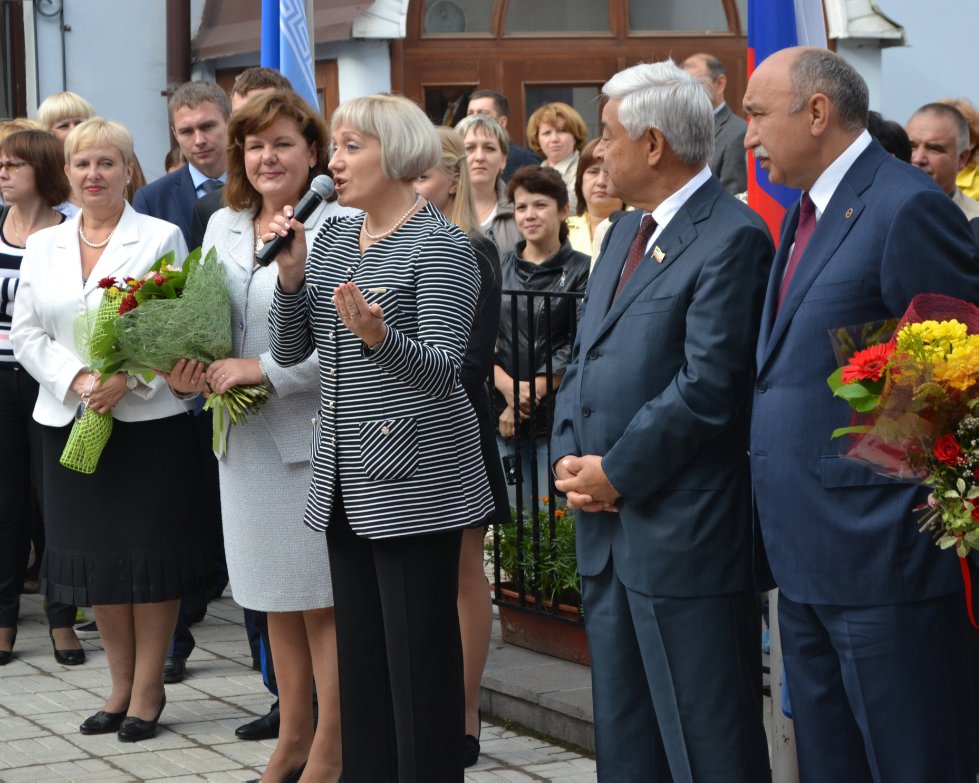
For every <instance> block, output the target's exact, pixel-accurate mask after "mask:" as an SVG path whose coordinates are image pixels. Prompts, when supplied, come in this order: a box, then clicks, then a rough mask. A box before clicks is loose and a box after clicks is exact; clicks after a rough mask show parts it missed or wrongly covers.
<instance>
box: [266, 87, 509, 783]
mask: <svg viewBox="0 0 979 783" xmlns="http://www.w3.org/2000/svg"><path fill="white" fill-rule="evenodd" d="M331 133H332V143H333V147H334V150H335V151H334V153H333V157H332V158H331V160H330V168H331V170H332V171H333V172H334V177H335V180H336V185H337V195H338V197H339V201H340V203H341V204H342V205H344V206H350V207H356V208H359V209H362V210H363V211H364V214H363V215H359V216H357V217H352V218H340V219H337V220H332V221H328V222H327V223H326V224H325V225H324V226H323V228H322V229H321V230H320V232H319V234H318V235H317V237H316V240H315V241H314V244H313V247H312V250H311V252H310V254H309V258H308V259H307V258H306V246H305V239H304V237H303V236H302V232H301V231H299V230H298V229H300V227H301V224H299V223H298V222H296V221H295V220H293V219H292V210H291V208H289V207H287V208H286V209H285V210H284V214H283V215H281V216H279V217H278V218H276V219H275V220H274V221H273V222H272V224H271V226H270V230H271V231H272V232H274V233H278V234H280V235H283V236H285V235H286V234H287V232H288V231H289V230H290V229H291V230H294V231H297V233H296V234H295V236H294V238H293V239H292V241H291V242H290V243H289V244H287V245H286V247H285V249H284V250H283V251H282V252H281V253H280V254H279V256H278V264H279V279H278V288H277V291H276V294H275V297H274V299H273V303H272V309H271V313H270V340H269V342H270V346H271V350H272V356H273V358H274V359H275V361H276V362H278V363H279V364H281V365H283V366H289V365H292V364H295V363H297V362H301V361H303V360H304V359H305V358H306V357H307V356H309V355H310V354H311V352H312V351H313V350H316V351H317V352H318V356H319V366H320V409H319V411H318V413H317V416H316V428H315V432H314V436H313V444H312V464H313V478H312V485H311V487H310V492H309V499H308V504H307V509H306V524H307V525H309V526H310V527H313V528H315V529H318V530H326V531H327V541H328V543H329V550H330V564H331V569H332V574H333V589H334V599H335V602H336V603H335V612H336V624H337V644H338V653H339V668H340V714H341V724H342V735H343V756H344V776H345V777H347V776H349V778H350V779H351V780H384V781H400V782H401V783H408V782H409V781H411V782H412V783H413V782H414V781H425V782H426V783H429V782H431V783H440V782H441V781H461V780H462V779H463V764H462V747H461V745H460V743H459V737H461V736H462V734H463V680H462V651H461V644H460V639H459V620H458V614H457V611H456V592H457V578H458V567H459V545H460V540H461V535H462V528H464V527H466V526H467V525H470V524H472V523H473V522H474V521H476V522H478V521H481V520H484V519H486V518H487V517H489V516H490V515H491V514H492V513H493V501H492V496H491V494H490V490H489V486H488V483H487V479H486V472H485V469H484V467H483V461H482V457H481V453H480V445H479V432H478V428H477V424H476V417H475V414H474V413H473V409H472V406H471V404H470V403H469V401H468V399H467V397H466V393H465V391H464V390H463V388H462V385H461V383H460V368H461V364H462V358H463V355H464V353H465V350H466V342H467V339H468V336H469V331H470V328H471V326H472V319H473V313H474V309H475V305H476V299H477V294H478V290H479V272H478V268H477V265H476V261H475V258H474V256H473V252H472V249H471V247H470V244H469V241H468V240H467V238H466V236H465V235H464V234H463V233H462V232H461V231H460V230H459V229H458V228H457V227H456V226H454V225H452V224H450V223H449V222H448V221H446V220H445V218H444V217H442V215H441V213H440V212H439V211H438V210H437V209H436V208H435V207H433V206H432V205H430V204H428V203H427V202H426V201H425V200H424V199H423V198H421V197H420V196H417V197H416V195H415V192H414V179H415V178H416V177H417V176H418V175H420V174H422V173H423V172H425V171H427V170H428V169H429V168H431V167H432V166H434V165H435V164H436V163H437V162H438V160H439V158H440V156H441V145H440V143H439V139H438V136H437V135H436V132H435V129H434V128H433V127H432V125H431V123H430V122H429V120H428V118H427V117H426V116H425V115H424V113H423V112H422V111H421V110H420V109H419V108H418V107H417V106H415V105H414V104H413V103H411V102H410V101H408V100H407V99H405V98H400V97H396V96H390V95H375V96H368V97H364V98H357V99H355V100H352V101H350V102H348V103H346V104H344V105H343V106H341V107H340V108H339V109H338V110H337V111H336V113H335V114H334V116H333V122H332V128H331ZM287 216H288V217H287ZM269 238H271V235H270V236H269Z"/></svg>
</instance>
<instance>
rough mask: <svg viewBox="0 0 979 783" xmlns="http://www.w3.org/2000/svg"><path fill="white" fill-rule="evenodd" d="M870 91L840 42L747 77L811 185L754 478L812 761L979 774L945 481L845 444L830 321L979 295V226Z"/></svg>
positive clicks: (782, 155)
mask: <svg viewBox="0 0 979 783" xmlns="http://www.w3.org/2000/svg"><path fill="white" fill-rule="evenodd" d="M868 102H869V93H868V90H867V85H866V83H865V82H864V81H863V79H862V78H860V75H859V74H858V73H857V72H856V71H855V70H854V69H853V67H852V66H850V65H849V64H848V63H847V62H846V61H845V60H843V59H842V58H841V57H838V56H837V55H835V54H833V53H831V52H828V51H826V50H824V49H815V48H808V47H796V48H792V49H784V50H782V51H779V52H776V53H775V54H773V55H771V56H770V57H769V58H768V59H766V60H765V61H764V62H763V63H761V64H760V65H759V66H758V68H757V69H756V70H755V72H754V73H753V74H752V76H751V79H750V80H749V82H748V89H747V91H746V92H745V97H744V107H745V111H746V113H747V115H748V117H749V123H748V134H747V136H746V137H745V146H746V147H748V148H749V149H751V150H753V152H754V155H755V157H756V158H757V159H758V160H759V161H760V163H761V166H762V167H763V168H764V169H766V170H767V171H768V175H769V179H771V181H772V182H775V183H779V184H784V185H787V186H789V187H793V188H799V189H800V190H802V191H803V194H802V197H801V199H800V202H799V203H798V204H796V205H793V206H792V207H790V208H789V209H788V211H787V212H786V215H785V219H784V221H783V223H782V236H781V242H780V244H779V250H778V253H777V254H776V256H775V261H774V263H773V264H772V273H771V278H770V280H769V284H768V294H767V298H766V300H765V310H764V312H763V314H762V321H761V334H760V336H759V340H758V350H757V353H756V359H755V361H756V368H757V369H756V372H757V379H756V381H755V387H754V395H753V401H752V406H751V408H752V414H751V478H752V483H753V487H754V499H755V510H756V513H757V516H758V519H759V523H760V528H761V533H762V537H763V540H764V544H765V549H766V551H767V554H768V562H769V565H770V567H771V573H772V575H773V576H774V578H775V582H776V583H777V584H778V587H779V600H778V615H779V617H778V619H779V630H780V633H781V643H782V656H783V658H782V660H783V663H784V665H785V677H786V679H785V682H786V684H787V688H788V692H789V696H790V699H791V703H792V715H793V718H794V721H795V736H796V746H797V749H798V760H799V769H800V773H801V778H802V780H804V781H827V782H828V781H834V782H835V781H842V780H846V781H861V782H862V781H878V782H879V781H898V780H900V781H904V780H907V781H925V780H927V781H933V780H934V781H939V780H940V781H944V782H948V781H970V783H972V782H973V781H975V772H974V767H973V763H972V756H973V752H974V747H973V736H972V733H971V726H972V716H971V706H972V705H971V704H970V703H969V701H970V697H971V694H972V690H971V687H970V676H971V672H970V661H969V660H968V656H967V655H966V650H967V648H966V642H967V637H966V635H965V634H966V630H967V622H966V612H965V606H964V605H963V595H962V584H961V577H960V574H959V568H958V566H957V565H956V563H955V557H954V554H951V553H949V552H943V551H940V550H939V549H938V548H937V547H936V546H935V545H934V543H933V542H932V540H931V537H930V536H927V535H921V534H920V533H919V532H918V524H917V520H916V518H915V514H914V509H915V508H916V507H918V506H920V505H921V504H922V503H924V502H926V499H927V496H928V490H927V488H925V487H921V486H916V485H913V484H908V483H899V482H898V481H895V480H892V479H890V478H886V477H884V476H881V475H878V474H877V473H875V472H874V471H873V470H871V469H870V468H868V467H866V466H865V465H864V464H862V463H858V462H855V461H851V460H849V459H845V458H844V457H843V456H842V455H843V454H844V453H845V452H846V450H847V447H848V445H849V444H848V443H847V442H846V441H845V440H844V439H840V440H834V439H832V437H831V433H832V432H833V431H834V430H835V429H837V428H839V427H845V426H847V425H849V424H850V423H851V411H850V407H849V406H848V405H847V403H846V402H845V401H844V400H841V399H838V398H835V397H833V395H831V394H830V392H829V389H828V388H827V386H826V378H827V377H828V376H829V375H830V374H831V373H832V372H833V371H834V370H835V369H836V368H837V366H838V363H837V360H836V356H835V355H834V352H833V347H832V345H831V343H830V339H829V334H830V333H836V332H837V330H839V329H840V328H841V327H847V326H859V325H863V324H867V323H870V322H882V321H885V320H887V319H895V320H896V319H898V318H900V317H901V316H902V315H904V312H905V310H906V309H907V306H908V303H909V302H910V301H911V299H912V298H913V297H914V296H915V295H917V294H919V293H926V292H928V293H939V294H947V295H951V296H957V297H960V298H962V299H965V300H967V301H970V302H975V301H977V300H979V265H977V259H976V246H975V243H974V241H973V239H972V237H971V236H970V232H969V227H968V224H967V223H966V220H965V218H964V217H963V215H962V212H961V211H960V210H959V209H958V208H957V207H956V206H955V204H953V203H952V200H951V199H950V198H949V197H948V195H947V194H945V193H943V192H942V191H941V189H940V188H938V187H937V186H936V185H935V183H934V182H933V181H932V180H930V179H929V178H928V177H926V176H924V175H923V174H922V172H920V171H915V170H914V169H913V168H912V167H910V166H907V165H905V164H904V163H902V162H901V161H899V160H897V159H896V158H894V157H893V156H891V155H889V154H888V153H887V152H886V151H885V150H884V149H883V148H882V147H881V146H880V145H879V144H878V143H877V142H876V141H874V140H873V139H872V138H871V137H870V134H869V133H868V132H867V130H866V127H865V126H866V122H867V114H868Z"/></svg>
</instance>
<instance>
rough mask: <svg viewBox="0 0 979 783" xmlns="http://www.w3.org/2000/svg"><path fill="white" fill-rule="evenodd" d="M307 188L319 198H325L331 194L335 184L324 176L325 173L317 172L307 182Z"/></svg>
mask: <svg viewBox="0 0 979 783" xmlns="http://www.w3.org/2000/svg"><path fill="white" fill-rule="evenodd" d="M309 189H310V190H311V191H313V192H314V193H315V194H316V195H317V196H319V197H320V198H324V199H327V198H329V197H330V196H332V195H333V191H335V190H336V186H335V185H334V184H333V180H332V179H330V178H329V177H328V176H326V174H318V175H316V176H315V177H313V181H312V182H310V183H309Z"/></svg>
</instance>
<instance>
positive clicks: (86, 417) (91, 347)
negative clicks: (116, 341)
mask: <svg viewBox="0 0 979 783" xmlns="http://www.w3.org/2000/svg"><path fill="white" fill-rule="evenodd" d="M121 300H122V294H121V293H120V292H119V291H109V290H106V291H104V292H103V294H102V301H101V303H100V304H99V308H98V310H95V311H94V312H89V313H83V314H82V315H80V316H79V317H78V318H77V319H75V323H74V325H73V337H74V340H75V350H76V351H77V352H78V355H79V356H80V357H81V358H82V360H83V361H85V363H86V364H87V365H88V366H89V367H92V366H93V365H94V364H95V363H96V360H97V357H98V355H99V349H98V346H99V345H100V344H101V343H102V342H103V341H105V340H106V339H109V340H111V339H112V338H111V335H112V322H113V321H114V320H115V319H116V316H118V315H119V302H120V301H121ZM83 409H84V413H82V415H81V416H79V415H78V414H76V415H75V423H74V424H73V425H72V427H71V432H70V433H69V434H68V442H67V443H66V444H65V448H64V451H62V452H61V459H60V460H59V462H60V463H61V464H62V465H63V466H64V467H66V468H68V469H69V470H75V471H78V472H79V473H88V474H91V473H94V472H95V468H96V466H97V465H98V463H99V457H101V456H102V449H104V448H105V444H106V443H108V442H109V436H110V435H111V434H112V414H111V413H96V412H95V411H93V410H91V409H90V408H88V407H86V406H84V403H82V404H80V405H79V412H81V411H82V410H83Z"/></svg>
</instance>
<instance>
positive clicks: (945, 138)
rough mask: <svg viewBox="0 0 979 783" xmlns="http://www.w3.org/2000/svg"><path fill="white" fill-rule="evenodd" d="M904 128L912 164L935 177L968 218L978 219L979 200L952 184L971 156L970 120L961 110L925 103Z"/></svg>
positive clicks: (944, 104)
mask: <svg viewBox="0 0 979 783" xmlns="http://www.w3.org/2000/svg"><path fill="white" fill-rule="evenodd" d="M905 130H906V131H907V134H908V140H909V141H910V142H911V165H912V166H917V167H918V168H919V169H921V170H922V171H923V172H925V174H927V175H928V176H929V177H931V178H932V179H933V180H935V182H936V183H937V185H938V187H940V188H941V189H942V190H944V191H945V192H946V193H947V194H948V195H949V196H951V198H952V201H954V202H955V203H956V204H958V206H959V209H961V210H962V211H963V212H964V213H965V217H966V219H967V220H970V221H972V220H975V219H976V218H979V201H976V200H975V199H971V198H969V197H968V196H967V195H965V194H964V193H963V192H962V191H961V190H959V189H958V187H956V185H955V177H956V175H957V174H958V173H959V172H960V171H962V169H964V168H965V164H966V163H968V162H969V157H970V156H971V155H972V148H971V147H970V146H969V123H968V122H967V121H966V119H965V117H963V116H962V112H960V111H959V110H958V109H956V108H955V107H954V106H950V105H948V104H947V103H928V104H925V105H924V106H922V107H921V108H920V109H918V110H917V111H916V112H915V113H914V114H912V115H911V119H909V120H908V124H907V126H905Z"/></svg>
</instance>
